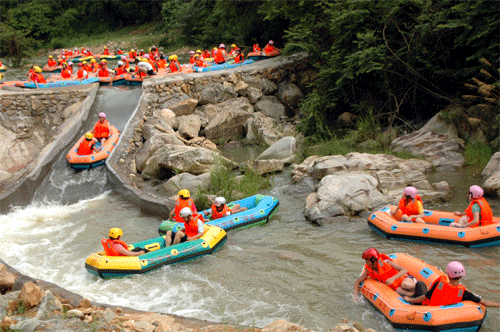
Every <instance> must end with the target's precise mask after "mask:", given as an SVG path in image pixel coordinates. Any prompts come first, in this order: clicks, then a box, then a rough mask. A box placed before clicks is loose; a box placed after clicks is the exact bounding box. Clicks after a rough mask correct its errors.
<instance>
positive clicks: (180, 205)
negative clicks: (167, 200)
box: [173, 198, 196, 222]
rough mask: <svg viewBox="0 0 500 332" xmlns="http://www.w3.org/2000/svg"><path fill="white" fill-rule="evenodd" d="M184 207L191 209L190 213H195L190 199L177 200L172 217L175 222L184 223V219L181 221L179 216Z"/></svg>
mask: <svg viewBox="0 0 500 332" xmlns="http://www.w3.org/2000/svg"><path fill="white" fill-rule="evenodd" d="M185 207H188V208H190V209H191V211H193V212H196V206H194V201H193V200H192V199H191V198H188V199H181V198H178V199H176V200H175V208H174V217H173V219H174V220H175V221H177V222H184V219H182V218H181V217H180V216H179V213H180V212H181V210H182V209H184V208H185Z"/></svg>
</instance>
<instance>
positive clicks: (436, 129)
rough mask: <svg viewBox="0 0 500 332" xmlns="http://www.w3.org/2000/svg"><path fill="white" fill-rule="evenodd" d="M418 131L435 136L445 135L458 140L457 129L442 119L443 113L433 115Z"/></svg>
mask: <svg viewBox="0 0 500 332" xmlns="http://www.w3.org/2000/svg"><path fill="white" fill-rule="evenodd" d="M419 131H423V132H427V131H430V132H433V133H435V134H441V135H447V136H450V137H453V138H458V131H457V127H455V125H454V124H453V123H452V122H451V121H446V120H445V119H444V118H443V112H439V113H437V114H436V115H434V116H433V117H432V118H431V119H430V120H429V121H428V122H427V123H426V124H425V126H423V127H422V128H420V129H419Z"/></svg>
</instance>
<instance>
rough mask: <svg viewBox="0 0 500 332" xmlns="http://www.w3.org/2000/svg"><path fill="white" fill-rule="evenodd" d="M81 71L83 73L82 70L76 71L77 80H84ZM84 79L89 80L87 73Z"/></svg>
mask: <svg viewBox="0 0 500 332" xmlns="http://www.w3.org/2000/svg"><path fill="white" fill-rule="evenodd" d="M83 71H84V69H83V68H80V69H78V71H77V72H76V77H77V78H84V77H83ZM85 78H89V73H88V72H87V74H86V76H85Z"/></svg>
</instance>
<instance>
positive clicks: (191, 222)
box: [165, 207, 205, 245]
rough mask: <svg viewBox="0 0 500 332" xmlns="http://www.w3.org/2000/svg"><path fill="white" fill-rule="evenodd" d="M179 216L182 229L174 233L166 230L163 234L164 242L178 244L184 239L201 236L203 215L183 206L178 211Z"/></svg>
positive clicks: (193, 238) (203, 229) (189, 239)
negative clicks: (182, 225)
mask: <svg viewBox="0 0 500 332" xmlns="http://www.w3.org/2000/svg"><path fill="white" fill-rule="evenodd" d="M179 216H180V218H181V220H182V222H184V229H181V230H179V231H177V232H175V233H172V231H168V232H167V234H166V235H165V243H166V244H168V245H170V243H172V244H178V243H182V242H186V241H192V240H196V239H199V238H200V237H202V236H203V233H204V232H205V226H204V224H203V217H202V216H201V214H198V213H195V212H193V211H192V210H191V209H190V208H189V207H185V208H182V210H180V211H179Z"/></svg>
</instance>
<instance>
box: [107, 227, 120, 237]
mask: <svg viewBox="0 0 500 332" xmlns="http://www.w3.org/2000/svg"><path fill="white" fill-rule="evenodd" d="M122 235H123V232H122V230H121V229H119V228H116V227H115V228H111V229H110V230H109V237H112V238H113V239H116V238H118V237H119V236H122Z"/></svg>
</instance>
